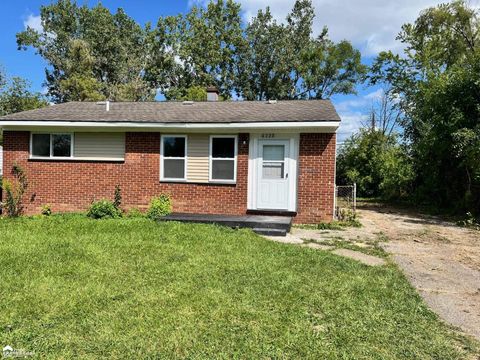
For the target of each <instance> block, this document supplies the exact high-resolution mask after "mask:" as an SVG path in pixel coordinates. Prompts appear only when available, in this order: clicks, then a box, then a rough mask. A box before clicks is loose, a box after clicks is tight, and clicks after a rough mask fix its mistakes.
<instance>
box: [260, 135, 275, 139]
mask: <svg viewBox="0 0 480 360" xmlns="http://www.w3.org/2000/svg"><path fill="white" fill-rule="evenodd" d="M274 137H275V134H262V139H273V138H274Z"/></svg>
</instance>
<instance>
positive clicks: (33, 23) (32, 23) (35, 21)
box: [23, 14, 43, 32]
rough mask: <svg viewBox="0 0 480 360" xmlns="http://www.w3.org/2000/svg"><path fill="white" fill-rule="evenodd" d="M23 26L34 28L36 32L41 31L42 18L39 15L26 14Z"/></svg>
mask: <svg viewBox="0 0 480 360" xmlns="http://www.w3.org/2000/svg"><path fill="white" fill-rule="evenodd" d="M23 26H24V27H25V29H27V28H32V29H33V30H36V31H38V32H42V31H43V26H42V19H41V17H40V15H38V16H37V15H33V14H30V15H28V16H27V18H26V19H25V20H24V21H23Z"/></svg>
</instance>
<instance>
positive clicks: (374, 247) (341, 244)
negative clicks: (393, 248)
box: [304, 233, 388, 258]
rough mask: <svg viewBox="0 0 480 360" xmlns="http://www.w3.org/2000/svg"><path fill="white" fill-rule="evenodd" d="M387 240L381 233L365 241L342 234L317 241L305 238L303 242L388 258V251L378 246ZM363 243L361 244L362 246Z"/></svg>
mask: <svg viewBox="0 0 480 360" xmlns="http://www.w3.org/2000/svg"><path fill="white" fill-rule="evenodd" d="M386 241H388V238H387V237H386V236H385V234H383V233H378V234H376V238H375V239H373V240H370V239H369V241H367V242H365V241H362V240H360V239H359V240H358V241H352V240H347V239H345V238H343V237H342V236H333V237H329V238H325V239H322V241H317V240H314V239H305V240H304V243H306V244H307V243H317V244H321V245H327V246H333V247H334V248H335V249H349V250H355V251H359V252H362V253H364V254H367V255H373V256H379V257H381V258H388V253H387V252H386V251H385V250H384V249H383V248H382V247H381V246H380V243H383V242H386ZM362 244H363V246H362Z"/></svg>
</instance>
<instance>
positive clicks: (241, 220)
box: [161, 213, 292, 236]
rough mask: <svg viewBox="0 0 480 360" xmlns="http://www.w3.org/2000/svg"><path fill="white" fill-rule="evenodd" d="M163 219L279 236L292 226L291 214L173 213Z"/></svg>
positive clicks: (284, 234)
mask: <svg viewBox="0 0 480 360" xmlns="http://www.w3.org/2000/svg"><path fill="white" fill-rule="evenodd" d="M161 221H179V222H189V223H202V224H217V225H222V226H227V227H231V228H250V229H253V231H255V232H256V233H259V234H265V235H278V236H286V234H287V233H288V232H289V231H290V229H291V227H292V217H290V216H265V215H240V216H237V215H220V214H184V213H173V214H170V215H167V216H165V217H164V218H162V219H161Z"/></svg>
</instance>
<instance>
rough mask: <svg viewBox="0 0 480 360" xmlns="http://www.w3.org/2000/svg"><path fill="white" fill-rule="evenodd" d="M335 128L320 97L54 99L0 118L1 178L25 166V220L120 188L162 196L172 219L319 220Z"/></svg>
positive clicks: (126, 197) (129, 194)
mask: <svg viewBox="0 0 480 360" xmlns="http://www.w3.org/2000/svg"><path fill="white" fill-rule="evenodd" d="M212 98H215V94H209V99H212ZM339 124H340V118H339V116H338V115H337V113H336V111H335V109H334V107H333V105H332V103H331V102H330V101H328V100H309V101H278V102H276V101H269V102H260V101H258V102H247V101H244V102H243V101H237V102H233V101H232V102H227V101H226V102H221V101H218V102H217V101H207V102H183V103H182V102H152V103H110V102H102V103H89V102H83V103H82V102H71V103H64V104H60V105H53V106H49V107H46V108H43V109H37V110H32V111H26V112H21V113H17V114H12V115H8V116H4V117H1V118H0V128H1V129H2V130H3V137H4V144H3V153H4V154H3V155H4V156H3V158H4V161H3V173H4V176H5V177H6V178H9V177H11V176H12V174H11V173H12V167H13V165H14V164H18V165H20V166H22V167H23V168H24V169H25V170H26V173H27V177H28V181H29V187H28V194H27V196H26V199H25V210H26V212H27V213H28V214H34V213H38V212H39V211H40V208H41V207H42V205H44V204H50V205H51V206H52V209H53V211H55V212H67V211H84V210H85V209H86V208H87V207H88V206H89V204H90V203H91V202H92V201H94V200H98V199H101V198H109V199H111V198H112V195H113V192H114V188H115V186H116V185H117V184H118V185H120V187H121V189H122V196H123V204H124V206H125V207H126V208H131V207H138V208H141V209H143V208H146V207H147V206H148V203H149V201H150V199H151V198H152V197H153V196H156V195H158V194H160V193H169V194H170V195H171V196H172V198H173V205H174V211H175V212H181V213H200V214H229V215H241V214H246V213H281V214H290V215H293V216H295V218H294V221H295V222H297V223H315V222H319V221H329V220H331V219H332V218H333V213H334V189H335V186H334V184H335V149H336V130H337V128H338V126H339Z"/></svg>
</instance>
